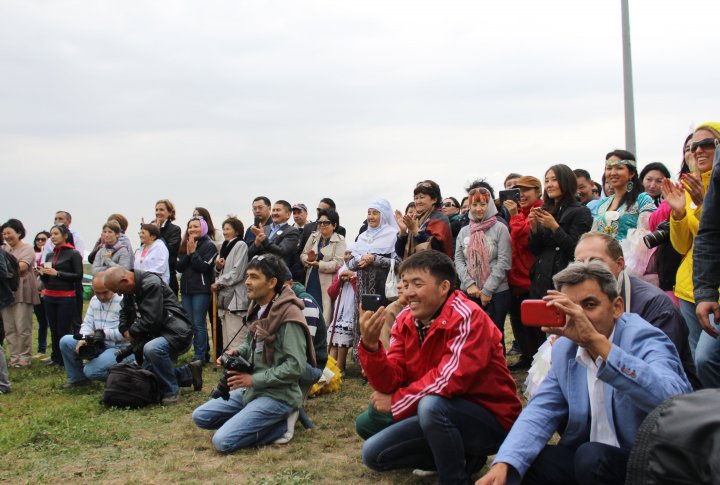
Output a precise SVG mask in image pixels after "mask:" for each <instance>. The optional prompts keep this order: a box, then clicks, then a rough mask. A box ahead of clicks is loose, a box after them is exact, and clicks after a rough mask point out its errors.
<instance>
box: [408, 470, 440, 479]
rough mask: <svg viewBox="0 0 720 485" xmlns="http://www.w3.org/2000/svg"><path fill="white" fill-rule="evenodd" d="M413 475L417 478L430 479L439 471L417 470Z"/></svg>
mask: <svg viewBox="0 0 720 485" xmlns="http://www.w3.org/2000/svg"><path fill="white" fill-rule="evenodd" d="M413 475H415V476H416V477H421V478H428V477H434V476H435V475H437V471H436V470H421V469H420V468H416V469H414V470H413Z"/></svg>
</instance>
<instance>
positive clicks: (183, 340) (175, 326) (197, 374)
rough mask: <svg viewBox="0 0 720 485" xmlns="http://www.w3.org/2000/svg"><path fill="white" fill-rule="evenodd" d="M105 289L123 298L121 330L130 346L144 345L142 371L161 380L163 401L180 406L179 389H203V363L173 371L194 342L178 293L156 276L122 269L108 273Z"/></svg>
mask: <svg viewBox="0 0 720 485" xmlns="http://www.w3.org/2000/svg"><path fill="white" fill-rule="evenodd" d="M104 282H105V286H106V287H107V288H108V289H110V290H112V291H114V292H116V293H118V294H120V295H123V300H122V303H121V305H120V325H119V330H120V332H122V334H123V335H124V336H125V338H127V339H129V340H130V341H131V342H144V343H145V344H144V346H143V350H142V356H143V367H144V368H146V369H148V370H149V371H151V372H152V373H153V374H155V376H156V377H157V378H158V383H159V384H160V393H161V395H162V401H161V402H160V404H162V405H164V406H169V405H172V404H176V403H177V402H178V396H179V391H180V389H179V388H180V387H185V386H189V385H190V384H192V385H193V388H194V389H195V391H199V390H200V389H202V362H201V361H194V362H191V363H190V364H189V365H185V366H182V367H178V368H174V366H173V360H175V359H176V358H177V356H178V355H180V354H182V353H184V352H186V351H187V350H188V349H189V348H190V343H191V342H192V337H193V333H192V325H191V324H190V319H189V318H188V316H187V314H186V313H185V310H184V309H183V307H182V306H181V305H180V303H179V302H178V300H177V298H176V297H175V293H173V291H172V290H171V289H170V287H169V286H168V285H167V284H165V282H164V281H163V280H162V279H161V278H160V276H158V275H157V274H155V273H150V272H147V271H140V270H135V271H128V270H126V269H125V268H122V267H115V268H111V269H109V270H108V271H106V272H105V278H104Z"/></svg>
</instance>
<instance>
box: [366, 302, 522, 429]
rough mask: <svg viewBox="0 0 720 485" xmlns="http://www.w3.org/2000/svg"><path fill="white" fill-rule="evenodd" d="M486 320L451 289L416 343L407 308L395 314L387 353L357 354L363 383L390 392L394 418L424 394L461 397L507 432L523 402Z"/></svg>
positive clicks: (413, 410)
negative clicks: (437, 313) (364, 381)
mask: <svg viewBox="0 0 720 485" xmlns="http://www.w3.org/2000/svg"><path fill="white" fill-rule="evenodd" d="M501 338H502V335H501V334H500V331H499V330H498V329H497V327H496V326H495V325H494V324H493V322H492V320H491V319H490V317H488V316H487V314H486V313H485V312H484V311H482V310H481V309H480V307H478V306H477V304H475V303H474V302H472V301H470V300H469V299H468V298H467V297H466V296H465V295H464V294H463V293H462V292H460V291H455V292H453V293H452V294H451V295H450V297H449V298H448V299H447V301H446V302H445V305H444V306H443V309H442V310H441V312H440V314H439V315H438V316H437V318H435V320H434V321H433V322H432V324H431V325H430V329H429V330H428V333H427V335H426V337H425V341H424V342H423V344H422V347H421V346H420V339H419V336H418V332H417V328H416V327H415V320H414V318H413V317H412V315H411V314H410V310H409V308H407V307H406V308H405V309H404V310H403V311H401V312H400V314H398V316H397V319H396V320H395V324H394V325H393V328H392V332H391V337H390V350H389V351H387V352H386V351H385V349H384V348H383V347H382V344H380V345H381V347H380V349H379V350H377V351H376V352H370V351H368V350H367V349H366V348H365V347H364V346H363V345H362V344H361V345H360V346H359V349H358V355H359V356H360V362H361V363H362V366H363V369H364V370H365V374H366V375H367V378H368V382H369V383H370V385H371V386H372V388H373V389H375V390H376V391H378V392H382V393H385V394H392V409H391V410H392V415H393V418H394V419H395V420H398V421H399V420H401V419H405V418H408V417H410V416H414V415H415V414H416V413H417V406H418V403H419V402H420V399H422V398H423V397H424V396H427V395H428V394H436V395H439V396H445V397H462V398H464V399H467V400H468V401H471V402H474V403H476V404H479V405H481V406H482V407H484V408H485V409H487V410H488V411H490V412H491V413H493V415H495V418H496V419H497V420H498V422H499V423H500V425H502V427H503V428H505V430H506V431H507V430H509V429H510V427H511V426H512V424H513V423H514V422H515V420H516V419H517V417H518V415H519V414H520V411H521V410H522V404H521V403H520V399H518V396H517V392H516V388H515V381H514V380H513V378H512V376H511V375H510V371H508V368H507V364H506V362H505V357H504V356H503V350H502V346H501V345H500V339H501Z"/></svg>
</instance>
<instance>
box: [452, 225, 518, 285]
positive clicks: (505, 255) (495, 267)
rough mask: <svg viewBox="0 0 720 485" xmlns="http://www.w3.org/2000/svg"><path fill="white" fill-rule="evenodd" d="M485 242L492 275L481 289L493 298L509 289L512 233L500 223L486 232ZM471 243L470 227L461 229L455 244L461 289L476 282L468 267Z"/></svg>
mask: <svg viewBox="0 0 720 485" xmlns="http://www.w3.org/2000/svg"><path fill="white" fill-rule="evenodd" d="M485 241H486V243H487V247H488V256H489V257H490V275H489V276H488V279H487V280H486V281H485V284H484V285H483V286H482V288H480V289H481V290H482V292H483V293H485V294H486V295H488V296H492V295H494V294H495V293H497V292H499V291H504V290H507V289H509V286H508V282H507V272H508V271H509V270H510V266H511V265H512V248H511V244H510V232H509V231H508V228H507V226H506V225H505V224H503V223H501V222H499V223H497V224H495V225H494V226H492V227H491V228H490V229H489V230H488V231H486V232H485ZM469 242H470V225H467V226H465V227H463V228H462V229H460V233H459V234H458V237H457V239H456V242H455V269H456V270H457V272H458V278H459V279H460V289H461V290H463V291H464V290H467V288H468V287H469V286H470V285H472V284H475V285H477V286H478V287H480V285H479V284H478V282H476V281H475V280H474V279H473V277H472V276H470V273H468V265H467V261H468V260H467V254H466V253H467V248H468V244H469Z"/></svg>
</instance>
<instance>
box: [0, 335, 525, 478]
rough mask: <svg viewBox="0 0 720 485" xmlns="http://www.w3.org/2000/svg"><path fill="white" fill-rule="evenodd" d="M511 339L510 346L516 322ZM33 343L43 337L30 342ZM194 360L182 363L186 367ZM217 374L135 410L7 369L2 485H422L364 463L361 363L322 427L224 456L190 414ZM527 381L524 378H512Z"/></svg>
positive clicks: (323, 414) (51, 371) (316, 417)
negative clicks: (174, 399) (168, 403)
mask: <svg viewBox="0 0 720 485" xmlns="http://www.w3.org/2000/svg"><path fill="white" fill-rule="evenodd" d="M507 327H508V335H507V339H508V340H511V339H512V336H511V333H510V331H509V330H510V329H509V327H510V326H509V325H507ZM33 341H34V342H35V341H36V340H35V339H33ZM189 355H190V354H188V355H186V356H184V357H181V359H180V363H185V362H187V360H188V358H189ZM219 377H220V374H219V372H216V371H213V370H212V369H210V368H206V369H205V371H204V379H205V386H204V388H203V390H202V391H201V392H191V391H187V390H183V393H182V395H181V400H180V403H179V404H178V405H177V406H174V407H161V406H153V407H149V408H144V409H138V410H126V409H114V408H106V407H105V406H103V405H101V404H99V401H100V398H101V397H102V390H103V385H102V384H101V383H96V384H93V385H92V386H91V387H85V388H77V389H71V390H61V389H60V388H59V387H60V385H61V384H62V383H64V382H65V381H66V377H65V373H64V371H63V370H62V369H58V368H57V367H46V366H44V365H43V364H41V363H40V362H39V361H37V360H33V365H32V366H31V367H30V368H22V369H14V368H12V369H10V379H11V382H12V387H13V391H12V392H11V393H10V394H6V395H0V456H2V459H0V482H5V483H33V484H35V483H63V482H68V483H73V484H77V483H118V484H120V483H122V484H148V483H190V484H193V483H197V484H200V483H203V484H205V483H228V482H234V483H255V484H263V485H281V484H282V485H285V484H287V485H303V484H325V483H327V484H337V483H343V484H365V483H370V482H372V483H375V484H425V483H432V482H433V480H427V479H418V478H416V477H413V476H412V474H411V473H410V471H408V470H402V471H396V472H388V473H382V474H380V473H375V472H372V471H370V470H369V469H367V468H366V467H365V466H363V465H362V463H361V461H360V450H361V447H362V440H361V439H360V438H359V437H357V435H356V434H355V417H356V416H357V415H358V414H360V413H361V412H362V411H364V410H365V409H366V407H367V402H368V398H369V396H370V393H371V389H370V388H369V387H368V386H367V385H366V384H364V383H363V381H362V379H361V378H360V371H359V368H358V367H357V366H356V365H353V364H350V365H349V366H348V378H347V379H346V380H345V382H344V383H343V387H342V390H341V391H340V392H339V393H335V394H329V395H324V396H320V397H318V398H315V399H311V400H310V401H309V402H308V404H307V406H306V411H307V413H308V415H309V416H310V418H311V419H312V420H313V423H314V425H315V427H314V428H313V429H310V430H305V429H303V428H302V426H301V425H300V424H298V425H297V427H296V432H295V437H294V438H293V440H292V441H291V442H290V444H288V445H273V446H268V447H264V448H260V449H249V450H241V451H238V452H236V453H233V454H231V455H221V454H219V453H217V452H216V451H215V450H214V448H213V447H212V444H211V442H210V437H211V436H212V434H211V432H208V431H203V430H200V429H198V428H197V427H195V426H194V425H193V424H192V422H191V420H190V414H191V412H192V410H193V409H194V408H195V407H197V406H198V405H200V404H202V403H203V402H205V401H206V400H207V399H208V394H209V392H210V389H212V388H213V387H214V386H215V384H216V382H217V380H218V379H219ZM515 377H516V380H517V382H518V383H521V382H522V381H523V380H524V378H525V374H524V373H520V374H518V375H516V376H515Z"/></svg>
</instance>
